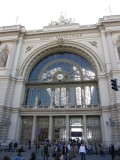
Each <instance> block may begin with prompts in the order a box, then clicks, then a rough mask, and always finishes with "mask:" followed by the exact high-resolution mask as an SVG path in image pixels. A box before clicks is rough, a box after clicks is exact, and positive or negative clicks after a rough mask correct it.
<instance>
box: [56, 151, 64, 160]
mask: <svg viewBox="0 0 120 160" xmlns="http://www.w3.org/2000/svg"><path fill="white" fill-rule="evenodd" d="M55 160H63V157H62V154H61V153H60V152H58V153H57V155H56V157H55Z"/></svg>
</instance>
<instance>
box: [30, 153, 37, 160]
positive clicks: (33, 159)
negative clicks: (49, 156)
mask: <svg viewBox="0 0 120 160" xmlns="http://www.w3.org/2000/svg"><path fill="white" fill-rule="evenodd" d="M29 160H36V155H35V152H32V153H31V157H30V159H29Z"/></svg>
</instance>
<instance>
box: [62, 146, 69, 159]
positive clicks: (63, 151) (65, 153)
mask: <svg viewBox="0 0 120 160" xmlns="http://www.w3.org/2000/svg"><path fill="white" fill-rule="evenodd" d="M67 154H68V148H67V146H66V144H63V147H62V155H63V158H64V160H65V159H67Z"/></svg>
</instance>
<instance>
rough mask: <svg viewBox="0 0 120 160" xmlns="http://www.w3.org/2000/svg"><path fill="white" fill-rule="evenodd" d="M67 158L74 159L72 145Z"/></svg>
mask: <svg viewBox="0 0 120 160" xmlns="http://www.w3.org/2000/svg"><path fill="white" fill-rule="evenodd" d="M69 157H70V160H73V159H74V158H75V148H74V145H73V146H72V147H71V149H70V154H69Z"/></svg>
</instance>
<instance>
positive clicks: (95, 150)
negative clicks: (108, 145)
mask: <svg viewBox="0 0 120 160" xmlns="http://www.w3.org/2000/svg"><path fill="white" fill-rule="evenodd" d="M97 150H98V148H97V144H96V143H95V154H97Z"/></svg>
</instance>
